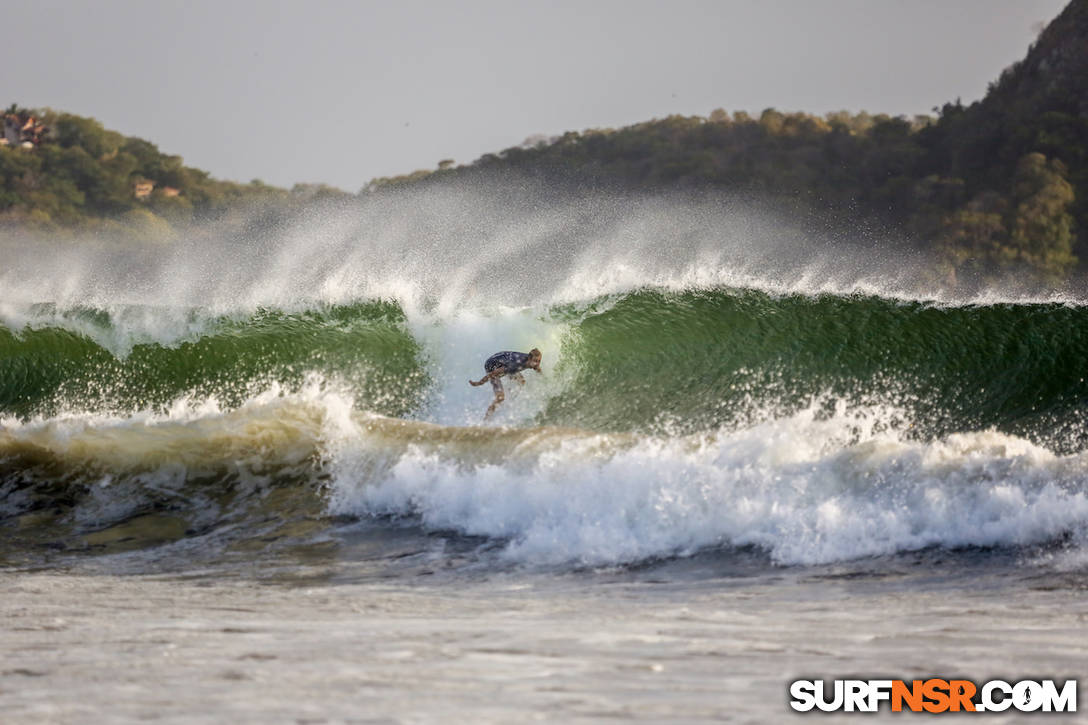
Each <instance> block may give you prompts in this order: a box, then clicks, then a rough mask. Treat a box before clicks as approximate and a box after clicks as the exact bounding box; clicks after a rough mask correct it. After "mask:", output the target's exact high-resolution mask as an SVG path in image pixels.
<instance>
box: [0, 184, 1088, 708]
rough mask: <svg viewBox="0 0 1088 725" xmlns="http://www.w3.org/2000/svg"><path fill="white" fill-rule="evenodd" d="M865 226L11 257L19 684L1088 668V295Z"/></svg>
mask: <svg viewBox="0 0 1088 725" xmlns="http://www.w3.org/2000/svg"><path fill="white" fill-rule="evenodd" d="M878 241H879V240H878ZM878 241H874V240H871V239H853V238H851V239H849V240H845V241H844V240H843V239H818V238H815V237H813V236H812V235H811V234H809V233H807V232H806V231H805V230H804V229H796V228H791V227H790V225H789V224H788V223H787V222H786V221H784V220H782V219H778V218H775V217H773V216H772V215H770V214H768V213H767V212H765V211H761V210H759V209H756V208H754V207H752V206H746V205H744V204H740V203H737V202H724V201H721V200H714V199H697V200H692V199H670V198H660V197H658V198H646V199H637V198H631V197H627V198H616V197H609V196H604V195H602V196H600V197H594V198H580V199H577V200H571V199H559V198H554V197H549V196H548V195H546V194H543V193H542V192H541V190H539V189H536V188H533V187H532V185H526V186H524V187H514V188H511V187H509V186H504V187H502V188H487V187H484V188H467V189H466V188H461V189H432V190H429V191H425V192H412V193H404V194H399V195H391V196H387V197H386V196H383V197H381V198H379V199H369V200H365V201H363V202H362V203H360V204H358V205H352V206H350V207H340V208H325V209H322V210H318V211H315V212H313V213H312V214H310V215H309V216H307V217H305V218H301V219H296V220H294V221H292V222H284V223H281V224H279V225H278V226H276V227H275V228H271V229H269V228H262V227H260V226H259V225H253V226H250V227H247V228H244V229H241V230H239V229H237V228H234V229H231V230H227V229H226V228H225V227H221V228H218V229H217V228H215V227H212V228H209V229H204V230H199V231H194V232H193V233H192V234H190V235H189V236H188V237H186V238H185V239H182V240H181V241H179V242H178V243H177V244H175V245H173V246H171V247H169V248H130V247H122V246H118V245H116V244H112V243H109V242H107V241H103V240H85V241H84V242H83V243H80V244H71V243H66V244H59V243H58V244H57V245H49V244H47V243H41V242H39V243H35V244H30V243H28V242H26V241H17V240H8V241H6V242H4V243H3V244H2V245H0V248H2V251H3V254H4V264H3V266H2V267H0V587H2V588H3V590H4V592H5V594H4V597H3V601H4V604H3V605H2V606H3V608H4V610H5V614H6V615H7V617H6V618H7V620H8V621H10V622H13V623H15V624H13V625H12V626H10V627H7V628H6V631H5V633H4V635H3V641H0V648H2V650H3V656H4V659H5V669H4V671H3V672H2V673H0V705H2V706H3V709H4V711H5V712H6V713H8V715H10V716H11V717H13V718H14V721H17V722H43V721H47V722H53V721H56V722H77V721H84V720H85V719H87V718H94V719H96V720H102V721H136V720H142V719H147V718H159V719H165V720H167V721H179V722H188V721H193V722H198V721H200V722H217V721H223V719H224V718H227V719H230V720H234V721H253V722H268V721H270V720H271V721H280V720H282V721H285V722H293V721H300V722H301V721H318V722H320V721H351V720H361V721H403V722H433V721H436V720H438V719H444V718H445V717H449V716H450V713H453V719H454V720H456V721H484V722H508V721H511V720H514V719H521V718H523V717H538V718H540V719H544V720H549V721H552V720H554V721H563V722H566V721H580V720H587V721H588V720H596V719H599V718H605V717H607V718H611V719H615V718H621V719H632V720H639V721H647V722H661V721H692V722H694V721H737V722H766V721H768V720H777V719H785V718H788V717H790V716H791V712H790V710H789V708H788V704H787V703H788V697H787V691H788V683H789V681H791V680H792V679H796V678H798V677H802V676H805V677H812V676H825V677H828V678H836V677H838V678H842V677H845V676H858V675H864V676H872V677H878V676H894V677H902V678H904V679H911V678H915V677H928V676H949V675H956V676H967V677H969V678H971V679H976V680H982V679H986V678H988V677H992V676H1001V677H1005V678H1012V677H1014V676H1016V675H1021V676H1039V675H1041V674H1046V675H1054V676H1064V677H1066V678H1072V677H1075V676H1077V675H1079V674H1080V673H1081V672H1084V671H1085V664H1086V663H1088V658H1086V657H1085V653H1084V649H1083V647H1082V646H1081V644H1080V643H1081V642H1083V641H1084V634H1085V633H1086V632H1085V622H1086V621H1088V607H1086V605H1085V604H1084V602H1083V592H1084V589H1085V584H1086V582H1088V576H1086V574H1088V548H1086V544H1088V453H1086V452H1085V436H1086V435H1088V434H1086V431H1085V427H1084V417H1083V411H1084V409H1085V403H1086V401H1088V384H1086V383H1085V376H1086V369H1085V362H1084V361H1085V360H1086V359H1088V303H1086V302H1084V301H1082V300H1081V298H1079V297H1078V296H1077V295H1076V294H1075V293H1073V292H1065V293H1062V294H1039V293H1032V292H1031V291H1030V290H1025V289H1021V288H1014V287H1012V286H1009V285H1006V286H1004V287H996V288H980V289H978V290H976V291H974V292H972V293H971V294H970V295H965V294H961V295H959V296H957V295H955V294H952V293H949V292H941V291H939V290H940V289H941V288H940V287H939V286H937V285H936V283H935V282H934V281H933V280H932V279H931V278H930V277H928V276H927V274H926V272H925V270H926V264H925V262H924V260H919V259H916V258H914V257H913V256H912V255H910V254H909V253H907V252H905V251H902V250H898V251H897V250H895V249H894V248H893V247H889V246H888V245H887V244H882V243H878ZM531 347H538V348H540V349H541V350H542V351H543V365H542V367H543V372H542V373H541V374H540V375H537V374H536V373H533V372H531V371H530V372H527V373H526V374H525V377H526V378H527V381H526V384H525V385H524V386H519V385H517V384H516V383H514V382H513V381H509V380H508V381H507V383H506V387H507V393H508V394H507V400H506V402H505V403H504V404H503V405H502V406H501V407H500V409H499V412H498V413H497V414H496V415H495V416H494V417H493V418H492V419H491V420H489V421H486V422H485V421H484V420H483V412H484V410H485V409H486V407H487V405H488V403H489V402H490V398H491V392H490V388H489V387H488V386H483V387H480V388H476V387H471V386H469V385H468V383H467V381H468V379H469V378H478V377H479V376H480V375H481V374H482V363H483V360H484V359H486V357H487V356H488V355H490V354H491V353H493V352H495V351H498V350H506V349H513V350H528V349H529V348H531ZM885 715H889V713H885ZM1004 717H1006V718H1007V721H1009V722H1013V721H1015V716H1013V715H1008V714H1006V716H1004ZM998 719H1000V718H998Z"/></svg>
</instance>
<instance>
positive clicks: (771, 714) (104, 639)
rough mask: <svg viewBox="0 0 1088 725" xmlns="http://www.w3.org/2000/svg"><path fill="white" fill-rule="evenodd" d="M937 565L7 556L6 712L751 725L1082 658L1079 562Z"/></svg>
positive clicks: (101, 718)
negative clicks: (360, 577)
mask: <svg viewBox="0 0 1088 725" xmlns="http://www.w3.org/2000/svg"><path fill="white" fill-rule="evenodd" d="M944 574H945V575H946V577H947V581H946V582H945V584H943V585H941V586H939V587H932V586H930V587H915V586H900V585H892V586H889V585H888V584H887V583H886V582H884V581H882V578H881V577H875V578H867V577H864V576H861V577H855V576H850V575H844V576H838V577H836V576H819V577H812V576H808V575H806V574H805V573H804V570H800V571H798V570H790V571H785V572H783V573H782V574H781V575H775V576H768V577H765V578H757V579H735V580H721V579H718V580H705V579H704V580H689V581H686V582H685V581H676V580H673V581H664V580H656V581H655V580H653V579H652V578H651V579H649V580H644V581H622V580H614V579H613V580H609V577H608V576H606V575H598V576H596V577H594V576H587V575H581V576H564V577H547V578H541V577H534V576H531V575H530V576H526V575H519V574H513V575H505V576H503V575H500V576H493V577H489V578H488V579H486V580H484V581H477V582H461V583H460V584H459V585H457V586H450V583H449V582H438V583H436V584H423V585H420V584H406V583H405V582H402V581H394V582H392V583H382V582H369V583H365V584H342V585H331V586H330V585H318V586H291V585H284V584H271V585H270V584H261V583H258V582H256V581H255V580H247V579H238V580H233V581H232V580H224V579H199V578H198V579H186V578H178V577H162V576H146V575H144V576H123V577H117V576H112V575H98V576H88V575H86V574H79V573H32V572H11V571H7V572H0V619H2V620H3V621H4V622H6V625H5V627H4V634H3V644H2V649H3V661H4V666H3V669H2V671H0V710H2V711H3V712H4V714H5V715H4V719H5V722H7V723H13V724H21V723H67V722H85V721H89V720H91V719H93V720H94V721H95V722H106V723H114V722H116V723H124V722H143V721H146V720H149V719H150V720H155V721H157V722H185V723H214V722H226V721H230V722H300V723H301V722H308V723H309V722H404V723H416V722H419V723H422V722H438V721H441V720H445V719H448V718H449V717H450V714H451V713H456V717H457V719H458V720H459V721H461V722H470V721H471V722H495V723H500V722H512V721H515V720H538V721H543V722H589V721H596V720H600V719H608V720H623V721H632V722H665V721H668V722H750V723H757V722H769V721H781V720H785V719H792V717H794V716H796V715H797V714H796V713H792V712H791V711H790V709H789V707H788V696H787V690H788V683H789V682H790V681H792V680H793V679H796V678H801V677H827V678H834V677H844V676H851V675H853V676H857V675H861V676H866V677H878V676H885V675H886V676H895V677H903V678H911V677H928V676H952V675H956V676H961V675H962V676H967V677H969V678H970V679H972V680H974V681H982V680H985V679H989V678H991V677H1002V678H1005V679H1010V680H1014V679H1017V678H1021V677H1024V678H1029V677H1035V678H1038V677H1040V676H1044V675H1049V676H1055V677H1063V676H1064V677H1066V678H1071V677H1076V676H1077V675H1080V674H1082V672H1083V665H1084V654H1083V646H1082V643H1083V642H1084V637H1085V635H1088V600H1085V598H1084V597H1083V596H1082V592H1083V589H1084V587H1085V582H1084V581H1083V577H1080V581H1079V583H1077V582H1076V580H1068V579H1062V580H1060V581H1059V580H1054V579H1048V580H1041V581H1036V582H1035V583H1032V582H1031V580H1030V579H1022V578H1014V579H1013V583H1012V584H1002V583H1001V582H1000V579H1001V577H1000V576H998V577H990V576H980V575H979V574H977V573H976V574H973V575H969V576H967V577H966V578H965V579H964V580H963V581H962V582H956V581H955V578H956V577H955V572H954V571H947V570H946V571H945V572H944ZM666 579H667V577H666ZM850 717H851V716H849V715H841V714H840V715H838V716H832V721H839V720H840V719H841V720H842V721H846V720H848V719H850ZM853 717H856V715H855V716H853ZM870 717H872V716H870ZM1018 717H1020V716H1019V715H1017V714H1009V713H1005V714H1003V715H991V716H987V717H986V721H987V722H1014V721H1016V720H1017V719H1018ZM1057 717H1059V719H1065V716H1057ZM885 718H887V719H891V713H889V712H887V711H884V712H883V713H881V715H878V716H877V719H880V720H883V719H885ZM822 721H824V722H827V721H828V720H827V719H826V718H825V719H823V720H822Z"/></svg>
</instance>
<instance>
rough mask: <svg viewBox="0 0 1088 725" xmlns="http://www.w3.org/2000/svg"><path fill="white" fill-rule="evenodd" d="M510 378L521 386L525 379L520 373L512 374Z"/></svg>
mask: <svg viewBox="0 0 1088 725" xmlns="http://www.w3.org/2000/svg"><path fill="white" fill-rule="evenodd" d="M511 377H513V378H514V380H517V381H518V382H519V383H521V384H522V385H525V378H523V377H522V375H521V373H514V374H513V375H512V376H511Z"/></svg>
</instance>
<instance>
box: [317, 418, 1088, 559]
mask: <svg viewBox="0 0 1088 725" xmlns="http://www.w3.org/2000/svg"><path fill="white" fill-rule="evenodd" d="M859 413H861V411H853V412H850V413H848V412H845V411H840V413H839V414H838V415H836V416H834V417H833V418H831V419H828V420H820V419H819V416H818V415H817V414H816V410H815V408H813V409H810V410H807V411H803V412H801V413H799V414H797V415H795V416H792V417H790V418H788V419H784V420H777V421H772V422H767V423H764V424H762V425H758V426H755V427H753V428H750V429H746V430H742V431H736V432H724V431H723V432H719V433H716V434H713V435H708V436H704V437H687V438H671V439H669V438H640V439H636V440H635V441H633V442H630V443H625V444H622V445H621V444H618V443H616V442H613V443H612V444H610V445H604V444H602V440H601V438H602V437H601V436H595V435H591V434H588V433H587V434H584V435H574V436H571V437H568V438H564V439H562V440H561V441H558V442H556V443H555V444H554V445H551V446H547V447H544V448H535V449H531V450H527V449H526V448H525V447H521V448H520V449H518V450H513V451H511V452H510V455H509V457H508V458H507V459H505V460H495V459H492V460H484V461H476V462H466V461H465V460H461V459H459V458H457V457H456V456H452V457H451V456H450V455H449V452H448V451H446V452H444V451H442V450H440V449H437V448H435V447H429V446H427V445H425V444H416V445H412V446H409V447H408V448H406V449H405V450H404V451H403V452H402V453H401V454H400V455H398V456H397V457H395V458H394V460H391V461H388V462H387V463H386V465H384V466H383V467H381V469H380V472H378V473H376V474H375V472H374V470H373V469H371V470H370V472H369V474H366V475H364V474H361V473H360V472H359V470H360V469H358V468H357V464H358V461H353V460H352V459H351V457H350V456H347V457H345V458H341V459H340V460H339V461H337V465H334V468H335V469H336V471H337V473H336V481H335V484H334V487H333V492H332V496H331V503H330V505H331V507H332V510H333V511H334V512H335V513H351V514H358V515H405V516H418V517H420V518H421V520H422V521H423V523H424V524H425V525H426V526H429V527H432V528H436V529H450V530H456V531H461V532H463V533H466V534H472V535H482V536H488V537H497V538H503V539H508V540H509V544H508V545H507V548H506V555H507V556H509V557H510V558H511V559H514V560H516V561H520V562H526V563H553V564H558V563H569V562H579V563H585V564H593V565H597V564H615V563H622V562H631V561H637V560H640V559H645V558H652V557H661V556H671V555H683V554H687V553H690V552H693V551H695V550H698V549H701V548H704V547H713V546H719V545H729V546H746V545H754V546H757V547H760V548H761V549H764V550H766V551H767V552H769V553H770V555H771V556H772V557H773V559H774V560H775V561H777V562H780V563H783V564H816V563H825V562H834V561H841V560H847V559H853V558H858V557H866V556H876V555H882V554H891V553H894V552H900V551H909V550H916V549H920V548H925V547H929V546H945V547H961V546H969V545H974V546H994V545H1028V544H1034V543H1041V542H1047V541H1050V540H1052V539H1054V538H1056V537H1059V536H1061V535H1063V534H1064V533H1068V532H1071V533H1073V534H1074V535H1075V536H1076V537H1078V540H1081V539H1083V537H1084V536H1085V531H1086V527H1088V497H1086V490H1088V487H1086V484H1088V460H1086V459H1085V458H1084V457H1082V456H1073V457H1058V456H1055V455H1054V454H1052V453H1050V452H1049V451H1047V450H1046V449H1043V448H1040V447H1038V446H1035V445H1033V444H1031V443H1030V442H1028V441H1025V440H1023V439H1019V438H1015V437H1011V436H1007V435H1003V434H1000V433H995V432H979V433H969V434H962V435H955V436H950V437H949V438H947V439H945V440H941V441H936V442H932V443H918V442H911V441H905V440H900V439H899V438H897V437H896V436H895V435H894V434H891V435H889V434H887V433H880V434H877V433H873V432H872V430H873V428H872V426H871V423H872V421H873V420H876V419H879V418H881V417H883V416H874V415H872V411H868V415H867V416H863V415H859Z"/></svg>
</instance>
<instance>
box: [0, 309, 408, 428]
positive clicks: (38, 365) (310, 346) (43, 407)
mask: <svg viewBox="0 0 1088 725" xmlns="http://www.w3.org/2000/svg"><path fill="white" fill-rule="evenodd" d="M65 317H66V318H67V319H66V320H65V324H64V327H56V326H52V327H43V328H38V329H23V330H19V331H12V330H8V329H4V328H2V327H0V412H3V413H5V414H8V415H15V416H19V417H30V416H50V415H53V414H56V413H57V412H58V411H68V412H118V413H126V412H133V411H136V410H143V409H155V408H160V407H162V406H167V405H169V404H170V403H172V402H173V401H175V400H177V399H179V398H181V397H190V398H196V399H208V398H214V399H215V400H216V401H217V402H218V403H219V405H221V406H222V407H224V408H233V407H237V406H238V405H240V404H242V403H243V402H244V401H245V400H246V399H247V398H249V397H251V396H252V395H253V394H254V392H255V391H257V390H259V389H262V388H267V387H268V386H269V385H272V384H279V385H282V386H285V387H287V388H296V387H298V385H300V384H301V383H302V381H303V380H304V378H305V377H306V376H307V375H309V374H314V373H317V374H321V375H323V376H325V377H327V378H329V379H333V380H336V381H338V382H339V383H341V384H343V385H345V386H347V387H349V388H350V391H351V393H352V395H353V397H354V400H355V403H356V405H358V406H360V407H362V408H365V409H368V410H372V411H375V412H379V413H382V414H385V415H405V414H407V413H409V412H410V411H412V410H414V409H415V408H416V407H418V405H419V402H420V396H421V395H422V393H423V390H424V389H425V387H426V385H427V375H426V372H425V370H424V366H423V365H422V364H421V361H420V355H421V348H420V346H419V345H418V344H417V343H416V341H415V340H414V339H413V338H412V336H411V335H410V334H409V333H408V332H407V330H406V329H405V326H404V315H403V313H402V312H401V310H400V308H399V307H397V306H396V305H395V304H391V303H384V302H374V303H366V304H358V305H352V306H345V307H330V308H323V309H317V310H308V311H305V312H301V313H286V312H279V311H274V310H267V311H261V312H259V313H257V314H255V315H253V316H251V317H249V318H248V319H243V320H234V319H226V318H224V319H215V320H211V322H210V324H208V325H206V326H205V329H204V331H203V334H200V335H197V336H195V339H191V340H188V341H184V342H180V343H177V344H168V345H163V344H159V343H154V342H138V343H136V344H133V345H131V349H130V350H128V351H126V352H127V354H116V353H115V352H111V350H110V349H108V347H107V346H105V345H104V344H103V338H105V339H109V338H110V337H111V336H112V335H113V334H114V333H115V332H116V330H115V329H113V328H114V326H115V324H116V323H115V321H114V320H113V319H112V318H111V316H110V315H109V314H106V313H104V312H101V311H94V310H77V311H75V312H73V313H67V314H66V315H65ZM96 340H97V341H96Z"/></svg>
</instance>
